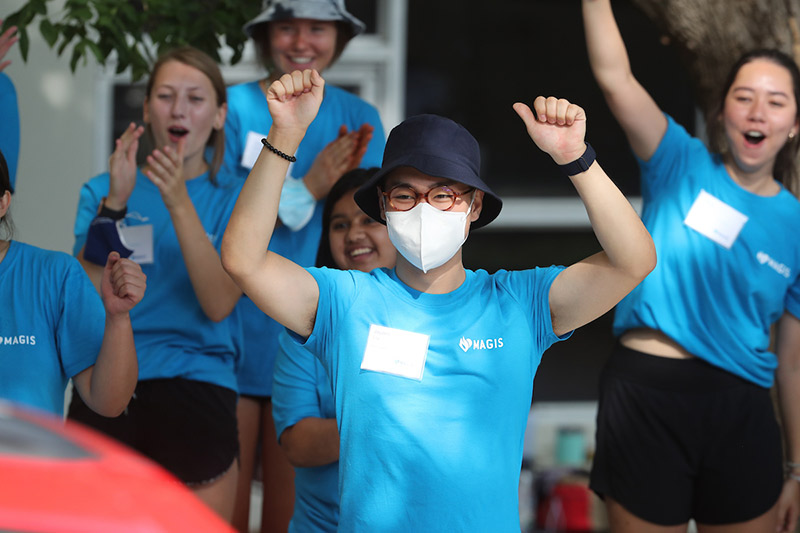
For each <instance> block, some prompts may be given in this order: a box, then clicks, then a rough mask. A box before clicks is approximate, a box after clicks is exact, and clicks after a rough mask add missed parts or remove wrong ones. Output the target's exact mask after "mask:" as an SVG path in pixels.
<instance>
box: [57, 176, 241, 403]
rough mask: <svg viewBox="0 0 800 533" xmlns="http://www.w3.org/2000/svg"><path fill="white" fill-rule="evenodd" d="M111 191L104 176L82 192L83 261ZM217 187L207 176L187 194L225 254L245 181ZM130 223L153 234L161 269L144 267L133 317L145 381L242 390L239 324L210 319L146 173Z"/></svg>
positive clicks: (223, 180) (229, 180)
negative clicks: (238, 367) (93, 224)
mask: <svg viewBox="0 0 800 533" xmlns="http://www.w3.org/2000/svg"><path fill="white" fill-rule="evenodd" d="M108 183H109V176H108V173H104V174H101V175H99V176H97V177H95V178H92V179H91V180H89V181H88V182H87V183H86V184H84V185H83V187H82V188H81V197H80V203H79V205H78V215H77V218H76V220H75V246H74V249H73V252H74V253H75V254H77V253H78V252H80V250H81V248H83V245H84V243H85V242H86V233H87V231H88V228H89V224H90V223H91V221H92V219H94V217H95V215H96V213H97V208H98V206H99V205H100V200H101V199H102V198H103V197H104V196H106V195H107V194H108ZM217 183H218V184H217V185H214V184H213V183H211V182H210V181H209V180H208V174H207V173H206V174H202V175H200V176H198V177H196V178H194V179H191V180H189V181H187V182H186V188H187V190H188V192H189V197H190V198H191V200H192V204H194V208H195V210H196V211H197V215H198V217H199V218H200V222H201V223H202V224H203V228H205V231H206V235H207V236H208V239H209V240H210V241H211V243H212V244H213V245H214V248H215V249H216V250H217V252H219V248H220V244H221V243H222V235H223V233H224V232H225V227H226V225H227V223H228V219H229V218H230V215H231V211H233V206H234V204H235V203H236V199H237V198H238V195H239V191H240V190H241V187H242V181H241V180H239V179H236V178H233V177H231V176H226V175H225V174H222V173H220V174H218V175H217ZM124 223H125V226H127V227H129V228H134V227H139V229H140V231H142V230H143V231H149V230H148V229H147V227H150V228H151V231H152V243H153V257H154V261H153V262H152V263H142V264H141V267H142V271H143V272H144V273H145V275H147V290H146V291H145V295H144V298H142V301H141V302H139V303H138V304H137V305H136V307H134V308H133V309H132V310H131V321H132V324H133V334H134V340H135V341H136V351H137V354H138V356H139V379H140V380H145V379H157V378H175V377H180V378H184V379H191V380H195V381H202V382H206V383H212V384H215V385H219V386H222V387H226V388H229V389H232V390H234V391H235V390H237V388H236V377H235V369H234V366H235V363H236V359H237V358H238V357H239V354H240V351H241V330H240V326H239V324H238V322H237V321H236V320H235V319H234V318H231V317H228V318H227V319H225V320H222V321H220V322H214V321H212V320H211V319H209V318H208V317H207V316H206V314H205V313H204V312H203V309H202V308H201V307H200V303H199V302H198V300H197V296H196V295H195V292H194V288H193V287H192V283H191V280H190V279H189V272H188V270H187V269H186V263H185V262H184V259H183V255H182V253H181V247H180V245H179V244H178V237H177V235H176V234H175V227H174V226H173V225H172V220H171V218H170V215H169V212H168V211H167V208H166V207H165V206H164V201H163V200H162V198H161V193H160V192H159V190H158V188H157V187H156V186H155V185H154V184H153V183H152V182H151V181H150V180H149V179H148V178H147V176H145V175H144V174H142V173H141V172H140V171H137V173H136V185H135V187H134V189H133V193H132V194H131V197H130V199H129V200H128V214H127V215H126V216H125V220H124ZM131 258H132V259H134V258H135V256H132V257H131Z"/></svg>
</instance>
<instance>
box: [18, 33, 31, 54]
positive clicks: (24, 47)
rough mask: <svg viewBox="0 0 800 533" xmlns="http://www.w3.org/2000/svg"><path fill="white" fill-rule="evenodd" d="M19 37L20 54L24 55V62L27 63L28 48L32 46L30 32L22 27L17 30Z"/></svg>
mask: <svg viewBox="0 0 800 533" xmlns="http://www.w3.org/2000/svg"><path fill="white" fill-rule="evenodd" d="M17 35H19V53H20V55H22V60H23V61H25V62H26V63H27V62H28V48H30V46H31V41H30V39H29V38H28V30H27V29H26V28H25V27H23V26H20V27H19V29H18V30H17Z"/></svg>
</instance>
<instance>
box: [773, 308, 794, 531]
mask: <svg viewBox="0 0 800 533" xmlns="http://www.w3.org/2000/svg"><path fill="white" fill-rule="evenodd" d="M777 353H778V370H777V373H776V377H777V379H776V381H777V385H778V399H779V404H780V409H781V420H782V421H783V437H784V442H785V448H784V449H785V455H786V460H787V461H788V462H789V463H791V465H790V473H791V474H792V475H794V476H800V319H798V318H797V317H795V316H793V315H791V314H789V313H784V315H783V317H782V318H781V320H780V321H779V322H778V338H777ZM794 465H797V466H794ZM799 512H800V482H798V480H797V479H792V478H789V479H787V480H786V481H785V482H784V485H783V491H782V492H781V496H780V499H779V500H778V527H779V529H778V531H779V532H781V533H782V532H786V533H789V532H792V531H795V527H796V525H797V517H798V513H799Z"/></svg>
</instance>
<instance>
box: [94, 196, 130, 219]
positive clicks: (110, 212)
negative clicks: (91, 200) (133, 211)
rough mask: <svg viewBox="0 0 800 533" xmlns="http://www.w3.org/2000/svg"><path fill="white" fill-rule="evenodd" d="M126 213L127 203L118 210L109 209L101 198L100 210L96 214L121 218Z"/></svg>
mask: <svg viewBox="0 0 800 533" xmlns="http://www.w3.org/2000/svg"><path fill="white" fill-rule="evenodd" d="M126 214H128V206H127V205H126V206H125V207H123V208H122V209H120V210H116V209H110V208H109V207H106V199H105V198H103V201H102V202H100V212H99V213H97V216H99V217H106V218H110V219H111V220H122V219H123V218H125V215H126Z"/></svg>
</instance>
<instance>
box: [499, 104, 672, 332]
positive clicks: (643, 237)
mask: <svg viewBox="0 0 800 533" xmlns="http://www.w3.org/2000/svg"><path fill="white" fill-rule="evenodd" d="M514 109H515V110H516V111H517V113H518V114H519V116H520V117H521V118H522V120H523V121H524V122H525V126H526V127H527V129H528V134H529V135H530V136H531V139H533V141H534V142H535V143H536V145H537V146H538V147H539V148H540V149H541V150H543V151H544V152H546V153H548V154H549V155H550V156H551V157H552V158H553V161H555V163H556V164H558V165H563V164H567V163H570V162H572V161H575V160H576V159H578V158H579V157H581V156H582V155H583V153H584V151H585V149H586V145H585V142H584V134H585V132H586V115H585V113H584V111H583V109H581V108H580V107H578V106H577V105H575V104H571V103H569V102H568V101H567V100H564V99H560V100H559V99H556V98H553V97H550V98H544V97H542V96H539V97H537V98H536V100H535V102H534V109H535V111H536V117H534V116H533V113H532V112H531V109H530V108H529V107H528V106H526V105H525V104H520V103H517V104H514ZM537 117H538V118H537ZM570 180H571V181H572V184H573V185H574V186H575V189H576V190H577V191H578V194H579V195H580V197H581V199H582V200H583V203H584V206H585V207H586V212H587V213H588V215H589V220H590V222H591V223H592V229H593V230H594V233H595V235H596V236H597V240H598V241H600V245H601V246H602V247H603V251H602V252H599V253H597V254H595V255H592V256H590V257H587V258H586V259H584V260H583V261H580V262H578V263H575V264H574V265H572V266H570V267H568V268H567V269H566V270H564V271H563V272H561V273H560V274H559V275H558V277H556V279H555V281H554V282H553V284H552V286H551V287H550V312H551V315H552V322H553V331H555V333H556V334H557V335H562V334H564V333H567V332H569V331H572V330H573V329H575V328H578V327H580V326H582V325H584V324H586V323H588V322H591V321H592V320H594V319H595V318H597V317H599V316H600V315H602V314H603V313H605V312H607V311H608V310H610V309H611V308H612V307H614V306H615V305H616V304H617V303H618V302H619V301H620V300H621V299H622V298H623V297H625V295H626V294H628V293H629V292H630V291H631V290H633V288H634V287H636V285H638V284H639V283H640V282H641V281H642V280H643V279H644V278H645V276H647V274H649V273H650V271H651V270H653V268H654V267H655V264H656V254H655V247H654V246H653V240H652V239H651V238H650V234H649V233H648V232H647V230H646V229H645V227H644V225H643V224H642V221H641V220H640V219H639V216H638V215H637V214H636V211H634V210H633V207H631V205H630V203H628V200H627V199H626V198H625V196H623V195H622V193H621V192H620V190H619V189H618V188H617V186H616V185H614V183H613V182H612V181H611V180H610V179H609V177H608V176H607V175H606V173H605V172H604V171H603V169H602V168H600V165H599V164H598V163H597V161H594V162H593V163H592V164H591V166H590V167H589V168H588V170H586V171H584V172H580V173H578V174H576V175H574V176H570Z"/></svg>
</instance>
